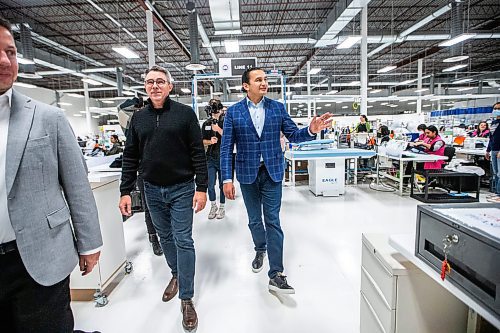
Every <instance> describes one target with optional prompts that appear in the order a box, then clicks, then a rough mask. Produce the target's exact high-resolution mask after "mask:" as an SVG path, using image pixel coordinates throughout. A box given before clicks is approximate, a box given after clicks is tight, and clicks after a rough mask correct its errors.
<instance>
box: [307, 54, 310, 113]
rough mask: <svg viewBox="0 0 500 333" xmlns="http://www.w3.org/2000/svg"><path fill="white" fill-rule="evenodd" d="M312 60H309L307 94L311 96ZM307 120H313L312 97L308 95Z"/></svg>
mask: <svg viewBox="0 0 500 333" xmlns="http://www.w3.org/2000/svg"><path fill="white" fill-rule="evenodd" d="M310 71H311V62H310V61H308V62H307V96H311V74H310V73H309V72H310ZM307 120H311V98H310V97H307Z"/></svg>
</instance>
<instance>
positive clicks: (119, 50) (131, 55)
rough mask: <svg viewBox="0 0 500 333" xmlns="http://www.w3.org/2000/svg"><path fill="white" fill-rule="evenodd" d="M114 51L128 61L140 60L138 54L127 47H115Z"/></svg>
mask: <svg viewBox="0 0 500 333" xmlns="http://www.w3.org/2000/svg"><path fill="white" fill-rule="evenodd" d="M112 49H113V51H115V52H116V53H119V54H121V55H122V56H124V57H125V58H127V59H138V58H139V55H138V54H137V53H135V52H134V51H132V50H131V49H129V48H128V47H126V46H114V47H112Z"/></svg>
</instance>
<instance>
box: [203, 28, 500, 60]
mask: <svg viewBox="0 0 500 333" xmlns="http://www.w3.org/2000/svg"><path fill="white" fill-rule="evenodd" d="M347 37H348V36H337V37H335V38H333V39H331V40H330V41H329V42H330V43H332V44H340V43H342V42H343V41H344V40H345V39H346V38H347ZM449 38H450V34H448V33H432V34H419V35H405V36H402V35H401V34H400V35H397V36H396V35H394V36H391V35H377V36H368V37H367V42H368V44H380V43H385V44H384V45H381V46H383V47H382V48H381V50H382V49H384V48H385V47H387V46H389V45H391V44H393V43H402V42H406V41H429V40H445V39H449ZM473 38H474V39H489V38H500V33H478V34H476V35H475V36H474V37H473ZM314 43H316V40H315V39H312V38H309V37H287V38H257V39H238V44H239V45H251V46H254V45H257V46H258V45H279V44H314ZM202 46H203V47H207V46H210V47H224V41H212V42H210V44H206V43H203V44H202ZM377 49H378V48H377ZM377 49H375V50H377ZM375 50H373V51H372V52H370V53H369V54H368V56H370V55H373V54H376V53H377V52H379V51H380V50H379V51H377V52H375Z"/></svg>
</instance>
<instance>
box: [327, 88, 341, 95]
mask: <svg viewBox="0 0 500 333" xmlns="http://www.w3.org/2000/svg"><path fill="white" fill-rule="evenodd" d="M338 92H339V91H338V90H335V89H334V90H330V91H329V92H327V93H326V94H327V95H333V94H336V93H338Z"/></svg>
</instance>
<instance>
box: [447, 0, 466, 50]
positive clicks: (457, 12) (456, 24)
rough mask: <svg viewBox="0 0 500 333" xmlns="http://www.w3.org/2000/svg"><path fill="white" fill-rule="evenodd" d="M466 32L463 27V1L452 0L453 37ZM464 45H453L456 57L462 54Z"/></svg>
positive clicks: (452, 48)
mask: <svg viewBox="0 0 500 333" xmlns="http://www.w3.org/2000/svg"><path fill="white" fill-rule="evenodd" d="M463 32H464V28H463V10H462V2H461V1H456V0H452V2H451V30H450V34H451V38H454V37H456V36H458V35H461V34H462V33H463ZM461 49H462V45H461V44H456V45H453V46H452V47H451V50H450V52H451V56H452V57H455V56H458V55H461V54H462V52H461Z"/></svg>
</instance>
